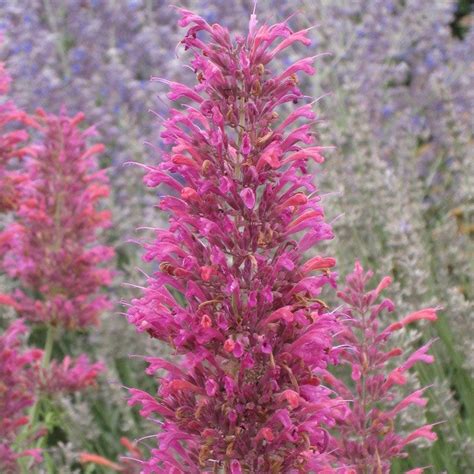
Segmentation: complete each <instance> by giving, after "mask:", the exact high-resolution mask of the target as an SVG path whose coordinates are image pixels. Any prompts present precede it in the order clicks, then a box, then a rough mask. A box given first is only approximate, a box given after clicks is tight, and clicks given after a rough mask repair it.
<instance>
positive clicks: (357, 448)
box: [328, 262, 436, 474]
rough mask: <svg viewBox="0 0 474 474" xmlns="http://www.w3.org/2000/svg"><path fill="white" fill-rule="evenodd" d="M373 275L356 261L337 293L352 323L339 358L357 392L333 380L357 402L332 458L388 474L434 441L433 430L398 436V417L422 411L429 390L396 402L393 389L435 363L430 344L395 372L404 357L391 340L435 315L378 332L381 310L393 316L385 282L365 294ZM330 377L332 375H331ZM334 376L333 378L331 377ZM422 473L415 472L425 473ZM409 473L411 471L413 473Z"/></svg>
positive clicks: (422, 314)
mask: <svg viewBox="0 0 474 474" xmlns="http://www.w3.org/2000/svg"><path fill="white" fill-rule="evenodd" d="M371 276H372V273H371V272H367V273H365V272H364V270H363V268H362V266H361V265H360V264H359V263H358V262H357V263H356V265H355V269H354V271H353V273H351V274H350V275H349V276H348V277H347V280H346V288H345V289H343V290H342V291H341V292H339V297H340V298H341V299H342V301H344V303H345V304H346V307H345V308H344V311H343V312H344V314H345V317H346V318H348V321H347V323H346V325H345V328H344V330H343V332H342V333H341V334H340V335H339V338H340V339H341V340H342V343H343V345H345V346H346V347H348V350H346V351H344V352H343V353H342V354H341V356H340V358H341V361H342V362H345V363H347V364H349V365H350V366H351V367H352V380H353V385H354V386H353V387H349V385H346V384H344V383H343V382H342V381H340V380H337V379H335V378H334V377H332V378H331V382H332V385H333V387H334V388H335V389H336V390H337V391H338V393H339V394H341V395H342V396H344V397H345V398H346V399H348V400H353V402H352V404H351V405H350V409H348V412H347V413H346V415H345V417H343V418H341V419H339V420H338V426H337V429H338V437H336V438H334V439H333V442H334V446H331V448H332V449H333V452H334V455H335V457H336V458H338V459H339V460H340V461H342V462H345V463H346V464H347V465H351V466H354V468H355V470H356V472H357V473H358V474H359V473H360V474H363V473H367V472H374V473H375V472H377V473H381V474H382V473H389V472H390V465H391V460H392V459H394V458H396V457H403V456H405V453H404V449H405V446H406V445H407V444H409V443H411V442H412V441H414V440H415V439H417V438H425V439H427V440H429V441H433V440H435V439H436V434H435V433H434V432H433V431H432V427H433V425H427V426H423V427H421V428H418V429H416V430H415V431H413V432H412V433H411V434H409V435H408V436H402V435H401V434H398V433H397V431H396V418H397V416H398V415H399V413H400V412H402V411H403V410H405V409H406V408H407V407H409V406H410V405H416V406H419V407H424V406H425V405H426V404H427V402H428V400H427V399H426V398H424V392H425V390H426V388H423V389H420V390H416V391H415V392H413V393H412V394H410V395H408V396H407V397H405V398H403V399H401V400H399V401H398V402H396V400H397V392H396V390H395V387H394V386H395V385H401V384H404V383H406V372H407V371H408V370H409V369H410V368H411V367H412V366H413V365H414V364H415V363H417V362H424V363H427V364H430V363H432V362H433V360H434V358H433V356H431V355H428V354H427V351H428V349H429V347H430V345H431V342H429V343H428V344H426V345H425V346H422V347H421V348H420V349H418V350H417V351H415V352H414V353H413V354H411V355H409V356H408V357H407V358H406V359H405V361H404V362H400V363H398V365H397V366H396V368H395V369H390V368H388V365H389V363H391V362H392V360H393V359H395V358H398V357H400V356H401V355H402V354H403V351H402V350H401V349H399V348H392V349H389V348H388V347H387V340H388V339H389V337H390V336H391V334H392V332H393V331H394V325H397V324H398V326H397V329H401V328H402V327H403V326H404V325H405V324H408V323H410V322H411V321H415V320H419V319H427V320H430V321H434V320H436V314H435V310H434V309H433V308H428V309H425V310H421V311H418V312H416V313H413V314H412V315H410V316H407V317H405V318H402V319H401V321H400V323H394V324H391V325H389V326H388V327H387V328H385V329H380V321H379V316H380V313H381V312H382V311H389V312H391V311H393V310H394V305H393V303H392V302H391V301H390V300H389V299H384V300H382V301H378V298H379V294H380V292H381V291H382V289H383V288H386V287H387V286H388V285H389V284H390V279H389V278H388V277H385V278H384V279H383V280H382V282H381V283H380V284H379V285H378V286H377V288H376V289H375V290H372V291H367V290H366V285H367V282H368V281H369V279H370V278H371ZM328 376H329V374H328ZM329 377H330V376H329ZM422 471H423V469H422V468H418V470H416V469H415V470H414V471H413V472H422ZM410 472H411V471H410Z"/></svg>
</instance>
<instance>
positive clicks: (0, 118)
mask: <svg viewBox="0 0 474 474" xmlns="http://www.w3.org/2000/svg"><path fill="white" fill-rule="evenodd" d="M0 39H1V38H0ZM9 85H10V77H9V76H8V74H7V72H6V70H5V68H4V65H3V64H2V63H0V212H7V211H11V210H13V209H15V208H16V206H17V204H18V193H17V188H18V186H19V184H20V183H21V182H22V181H23V180H24V176H22V174H21V173H19V172H18V171H14V170H10V169H8V167H7V164H8V162H9V161H10V160H11V159H12V158H21V157H22V156H23V155H24V153H25V152H26V150H25V149H24V148H23V147H22V145H23V144H24V143H23V142H24V141H25V140H26V138H27V136H28V135H27V133H26V131H25V130H24V129H23V128H24V127H22V125H24V123H25V122H26V121H27V116H26V114H25V113H24V112H23V111H21V110H19V109H18V108H17V107H15V105H14V104H13V102H11V101H8V100H5V101H4V100H3V98H2V96H4V95H6V93H7V92H8V88H9ZM14 125H17V126H18V125H20V127H17V128H16V129H15V128H12V126H14Z"/></svg>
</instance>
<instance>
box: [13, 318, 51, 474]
mask: <svg viewBox="0 0 474 474" xmlns="http://www.w3.org/2000/svg"><path fill="white" fill-rule="evenodd" d="M54 336H55V328H54V326H52V325H51V324H50V325H48V330H47V332H46V341H45V344H44V349H43V358H42V359H41V368H42V369H43V370H46V369H48V367H49V364H50V362H51V356H52V353H53V347H54ZM40 413H41V398H40V397H38V398H37V399H36V401H35V403H34V405H33V406H32V407H31V410H30V414H29V419H30V422H29V423H28V425H27V426H26V427H25V430H24V431H23V433H22V434H21V435H20V436H19V437H18V443H19V444H21V443H22V442H23V441H25V440H26V439H27V438H28V436H29V435H31V434H32V433H34V432H35V426H36V424H37V422H38V419H39V415H40ZM36 447H37V448H39V447H41V438H40V439H39V440H38V442H37V444H36ZM28 464H29V463H28V462H24V461H23V460H22V461H21V462H20V466H21V472H22V473H23V474H27V473H28V472H30V466H29V465H28Z"/></svg>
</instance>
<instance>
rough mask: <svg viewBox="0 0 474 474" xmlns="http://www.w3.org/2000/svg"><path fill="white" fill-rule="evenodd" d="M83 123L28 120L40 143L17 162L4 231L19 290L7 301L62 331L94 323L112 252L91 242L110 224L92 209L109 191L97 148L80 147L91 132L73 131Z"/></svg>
mask: <svg viewBox="0 0 474 474" xmlns="http://www.w3.org/2000/svg"><path fill="white" fill-rule="evenodd" d="M83 118H84V116H83V114H78V115H76V116H75V117H73V118H71V117H67V116H66V115H60V116H53V115H46V114H45V113H44V112H42V111H40V112H38V115H37V116H36V117H34V120H33V121H34V122H35V124H36V127H37V128H39V131H40V133H42V134H43V137H44V139H43V141H42V143H41V144H39V145H37V146H35V147H34V149H32V150H31V152H30V153H29V156H27V157H25V159H24V161H25V164H24V167H25V169H26V172H25V174H26V177H27V178H26V182H25V183H24V185H23V186H20V191H19V193H20V197H19V199H20V201H19V207H18V209H17V211H16V215H15V217H16V219H15V221H14V222H13V223H12V224H11V226H10V227H8V228H7V229H6V230H5V231H4V233H3V235H6V236H8V239H6V246H7V248H8V249H7V251H6V253H5V255H4V258H3V267H4V269H5V270H6V271H7V273H8V274H9V275H10V276H11V277H13V278H18V279H19V280H20V282H21V286H22V289H20V290H18V291H16V292H15V293H14V294H12V295H11V297H12V298H13V299H14V301H15V304H16V308H17V311H18V312H19V314H20V316H22V317H24V318H25V319H28V320H30V321H33V322H41V323H47V324H51V325H54V326H62V327H64V328H66V329H75V328H81V327H86V326H89V325H91V324H97V323H98V318H99V315H100V313H101V312H102V311H103V310H104V309H106V308H108V307H109V302H108V300H107V298H106V297H105V296H102V295H99V294H98V290H99V288H100V287H101V286H103V285H107V284H108V283H109V282H110V281H111V272H110V270H108V269H107V268H103V267H101V266H100V265H101V264H102V263H104V262H106V261H108V260H110V258H112V256H113V250H112V249H111V248H109V247H106V246H103V245H98V244H97V243H96V238H97V232H98V231H99V229H101V228H104V227H107V226H108V225H109V224H110V214H109V211H107V210H100V209H99V208H98V206H99V203H100V200H101V199H102V198H104V197H106V196H107V195H108V192H109V188H108V185H107V178H106V176H105V174H104V171H103V170H98V169H97V165H96V162H95V159H94V155H96V154H97V153H100V152H101V151H103V146H102V145H100V144H96V145H93V146H91V147H90V148H87V145H86V138H87V137H88V136H90V135H91V134H92V133H93V130H92V129H87V130H86V131H81V130H80V129H79V127H78V125H79V123H80V122H81V121H82V120H83ZM0 240H1V237H0Z"/></svg>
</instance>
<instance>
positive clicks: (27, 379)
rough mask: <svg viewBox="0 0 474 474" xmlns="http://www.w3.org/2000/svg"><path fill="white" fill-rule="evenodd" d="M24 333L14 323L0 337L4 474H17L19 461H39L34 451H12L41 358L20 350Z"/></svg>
mask: <svg viewBox="0 0 474 474" xmlns="http://www.w3.org/2000/svg"><path fill="white" fill-rule="evenodd" d="M26 331H27V329H26V326H25V325H24V324H23V322H22V321H21V320H17V321H14V322H13V323H11V324H10V326H9V327H8V328H7V329H6V331H5V332H4V333H3V334H2V335H0V470H1V471H2V472H5V473H10V472H13V473H14V472H17V470H16V467H17V460H18V458H19V457H22V456H34V457H35V459H36V460H40V459H41V457H40V454H39V451H37V450H33V449H31V450H23V451H20V452H17V451H16V450H14V449H13V445H14V441H15V440H16V438H17V435H18V433H19V431H20V429H21V427H23V426H24V425H25V424H27V423H28V417H27V416H26V410H27V409H28V408H29V407H30V406H32V405H33V403H34V401H35V397H36V395H35V388H36V382H37V379H38V372H37V366H38V362H39V360H40V359H41V357H42V351H41V350H39V349H28V350H24V351H22V350H21V347H20V346H21V340H20V336H21V335H22V334H24V333H26ZM19 448H20V449H22V448H23V446H19Z"/></svg>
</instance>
